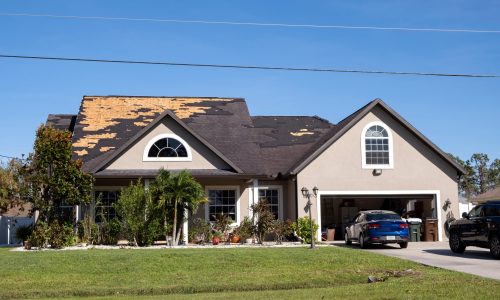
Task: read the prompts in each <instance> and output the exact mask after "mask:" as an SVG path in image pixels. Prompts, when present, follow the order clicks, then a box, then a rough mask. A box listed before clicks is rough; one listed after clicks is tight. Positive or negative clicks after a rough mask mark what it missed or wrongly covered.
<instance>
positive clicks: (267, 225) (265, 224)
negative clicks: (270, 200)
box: [250, 199, 275, 244]
mask: <svg viewBox="0 0 500 300" xmlns="http://www.w3.org/2000/svg"><path fill="white" fill-rule="evenodd" d="M250 208H251V209H252V211H253V213H254V215H256V217H257V219H256V221H255V235H256V237H257V242H258V243H259V244H262V243H263V242H264V238H265V236H266V234H268V233H269V232H270V231H271V229H272V226H273V222H274V220H275V216H274V214H273V213H272V212H271V210H270V209H269V205H268V204H267V200H265V199H261V200H260V201H259V202H257V203H255V204H252V205H251V206H250Z"/></svg>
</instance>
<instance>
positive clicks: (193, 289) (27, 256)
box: [0, 247, 500, 299]
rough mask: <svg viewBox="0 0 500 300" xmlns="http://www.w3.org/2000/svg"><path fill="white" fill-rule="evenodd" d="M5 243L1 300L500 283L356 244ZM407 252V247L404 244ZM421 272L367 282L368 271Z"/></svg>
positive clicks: (382, 293) (425, 291) (470, 288)
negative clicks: (17, 246) (62, 247)
mask: <svg viewBox="0 0 500 300" xmlns="http://www.w3.org/2000/svg"><path fill="white" fill-rule="evenodd" d="M9 250H10V249H8V248H0V266H1V269H0V299H4V298H35V297H39V298H53V297H57V298H68V297H84V296H85V297H93V298H99V297H101V296H104V297H110V296H113V297H117V298H137V296H142V297H143V298H144V299H148V298H152V299H158V298H161V295H165V294H171V295H169V298H173V299H190V298H193V297H194V296H198V298H200V299H222V298H236V299H238V298H242V299H243V298H245V299H260V298H281V297H287V298H291V299H303V298H310V297H313V298H315V299H316V298H321V297H323V296H324V297H325V298H346V297H350V298H373V299H381V298H385V299H390V298H409V299H418V298H429V297H436V298H475V299H488V298H489V299H493V298H495V297H498V295H499V294H500V282H498V281H494V280H488V279H483V278H480V277H476V276H472V275H466V274H462V273H457V272H452V271H446V270H441V269H437V268H431V267H426V266H422V265H419V264H416V263H412V262H408V261H404V260H400V259H394V258H389V257H386V256H382V255H376V254H372V253H368V252H364V251H359V250H355V249H346V248H337V247H323V248H320V249H317V250H309V249H307V248H258V247H256V248H238V249H178V250H172V249H161V250H155V249H141V250H134V249H120V250H87V251H84V250H81V251H41V252H39V251H31V252H12V251H9ZM401 251H404V250H401ZM406 269H413V270H414V271H415V272H416V273H417V274H415V275H412V276H404V277H389V278H388V279H387V280H386V281H385V282H378V283H375V284H367V283H366V281H367V277H368V276H369V275H375V276H379V277H382V276H384V274H385V272H388V271H402V270H406Z"/></svg>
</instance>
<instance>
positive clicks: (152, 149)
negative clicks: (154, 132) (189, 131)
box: [143, 134, 191, 161]
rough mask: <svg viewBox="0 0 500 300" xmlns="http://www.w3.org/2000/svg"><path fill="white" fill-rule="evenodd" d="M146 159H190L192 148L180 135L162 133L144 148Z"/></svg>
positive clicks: (144, 157)
mask: <svg viewBox="0 0 500 300" xmlns="http://www.w3.org/2000/svg"><path fill="white" fill-rule="evenodd" d="M143 160H144V161H190V160H191V149H190V148H189V146H188V144H187V143H186V142H185V141H184V140H183V139H181V138H180V137H178V136H176V135H173V134H161V135H159V136H156V137H154V138H153V139H152V140H151V141H150V142H149V143H148V144H147V146H146V149H144V155H143Z"/></svg>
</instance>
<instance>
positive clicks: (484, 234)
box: [449, 201, 500, 259]
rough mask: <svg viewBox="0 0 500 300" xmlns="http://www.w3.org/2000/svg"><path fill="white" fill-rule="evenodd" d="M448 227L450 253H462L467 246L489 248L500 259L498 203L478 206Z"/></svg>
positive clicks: (499, 207)
mask: <svg viewBox="0 0 500 300" xmlns="http://www.w3.org/2000/svg"><path fill="white" fill-rule="evenodd" d="M449 226H450V227H449V232H450V240H449V242H450V249H451V251H453V252H455V253H463V252H464V251H465V247H467V246H476V247H481V248H489V249H490V252H491V255H493V257H494V258H496V259H500V201H488V202H486V203H484V204H480V205H478V206H476V207H474V208H473V209H472V210H471V211H470V212H469V213H463V215H462V219H460V220H455V221H453V222H451V223H450V225H449Z"/></svg>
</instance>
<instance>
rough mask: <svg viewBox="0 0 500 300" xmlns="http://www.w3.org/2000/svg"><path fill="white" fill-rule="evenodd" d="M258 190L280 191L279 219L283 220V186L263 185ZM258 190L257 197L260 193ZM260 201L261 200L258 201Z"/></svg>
mask: <svg viewBox="0 0 500 300" xmlns="http://www.w3.org/2000/svg"><path fill="white" fill-rule="evenodd" d="M258 190H278V219H280V220H283V186H281V185H262V186H259V187H258ZM258 190H257V197H258V195H259V194H258V193H259V191H258ZM258 200H260V199H258Z"/></svg>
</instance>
